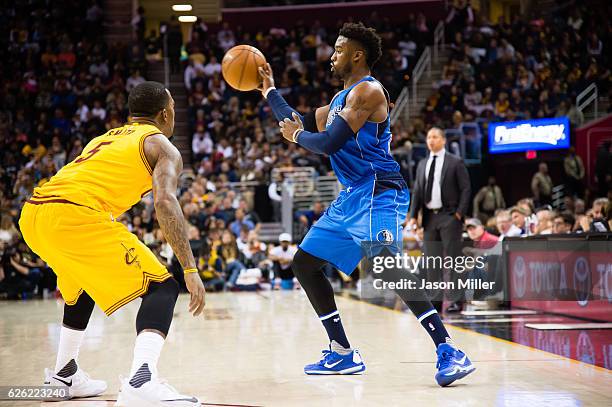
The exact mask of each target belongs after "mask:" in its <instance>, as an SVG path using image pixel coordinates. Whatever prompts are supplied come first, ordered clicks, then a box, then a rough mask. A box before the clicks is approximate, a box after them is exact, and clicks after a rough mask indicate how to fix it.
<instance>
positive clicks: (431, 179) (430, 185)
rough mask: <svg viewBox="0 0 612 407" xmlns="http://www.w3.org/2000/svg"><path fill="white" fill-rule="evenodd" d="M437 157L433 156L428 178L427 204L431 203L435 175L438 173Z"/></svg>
mask: <svg viewBox="0 0 612 407" xmlns="http://www.w3.org/2000/svg"><path fill="white" fill-rule="evenodd" d="M436 157H437V156H435V155H434V156H433V160H432V162H431V166H430V167H429V175H428V176H427V188H426V189H425V203H429V202H431V191H432V190H433V182H434V173H435V172H436Z"/></svg>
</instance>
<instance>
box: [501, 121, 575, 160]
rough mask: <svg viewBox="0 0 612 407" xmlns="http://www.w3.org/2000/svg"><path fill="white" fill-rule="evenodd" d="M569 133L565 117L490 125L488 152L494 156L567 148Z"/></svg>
mask: <svg viewBox="0 0 612 407" xmlns="http://www.w3.org/2000/svg"><path fill="white" fill-rule="evenodd" d="M569 133H570V127H569V120H568V118H567V117H556V118H553V119H537V120H524V121H518V122H502V123H490V124H489V152H490V153H493V154H496V153H512V152H518V151H529V150H553V149H559V148H568V147H569V145H570V138H569Z"/></svg>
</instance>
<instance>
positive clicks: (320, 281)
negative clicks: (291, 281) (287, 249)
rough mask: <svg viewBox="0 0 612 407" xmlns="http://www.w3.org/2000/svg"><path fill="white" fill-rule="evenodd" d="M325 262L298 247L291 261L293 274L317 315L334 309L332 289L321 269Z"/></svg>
mask: <svg viewBox="0 0 612 407" xmlns="http://www.w3.org/2000/svg"><path fill="white" fill-rule="evenodd" d="M326 263H327V262H326V261H325V260H323V259H320V258H318V257H315V256H313V255H311V254H308V253H306V252H305V251H303V250H302V249H298V251H297V253H296V254H295V256H294V257H293V262H292V263H291V268H292V269H293V274H295V276H296V277H297V279H298V281H299V282H300V285H301V286H302V289H303V290H304V291H305V292H306V295H307V296H308V299H309V300H310V303H311V304H312V306H313V308H314V309H315V312H316V313H317V315H326V314H329V313H330V312H333V311H335V310H336V302H335V301H334V290H333V288H332V286H331V284H330V283H329V280H328V279H327V277H325V275H324V274H323V271H322V270H321V267H323V265H324V264H326Z"/></svg>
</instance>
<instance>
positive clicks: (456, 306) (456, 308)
mask: <svg viewBox="0 0 612 407" xmlns="http://www.w3.org/2000/svg"><path fill="white" fill-rule="evenodd" d="M462 309H463V307H462V306H461V303H460V302H453V303H452V304H451V305H449V306H448V308H447V309H446V313H447V314H455V313H457V312H461V310H462Z"/></svg>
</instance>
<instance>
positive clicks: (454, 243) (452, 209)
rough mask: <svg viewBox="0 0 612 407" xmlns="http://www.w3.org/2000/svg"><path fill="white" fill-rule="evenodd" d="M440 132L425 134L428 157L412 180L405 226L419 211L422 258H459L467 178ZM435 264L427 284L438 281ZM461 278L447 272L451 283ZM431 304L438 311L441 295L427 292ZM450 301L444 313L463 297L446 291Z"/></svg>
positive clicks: (457, 306)
mask: <svg viewBox="0 0 612 407" xmlns="http://www.w3.org/2000/svg"><path fill="white" fill-rule="evenodd" d="M445 146H446V136H445V135H444V130H442V129H440V128H438V127H432V128H431V129H430V130H429V132H428V133H427V148H428V149H429V156H428V157H427V158H425V159H423V160H421V162H419V165H418V167H417V171H416V181H415V184H414V188H413V190H412V204H411V207H410V220H409V223H408V225H409V227H410V228H415V227H416V223H417V216H418V215H419V211H422V212H423V216H422V225H423V228H424V231H425V233H424V240H425V247H424V249H425V255H426V256H441V257H442V256H451V257H453V258H456V257H457V256H460V255H461V233H462V231H463V218H464V216H465V215H466V214H467V213H468V210H469V203H470V195H471V188H470V177H469V175H468V172H467V168H466V167H465V164H464V163H463V161H462V160H461V158H460V157H457V156H455V155H453V154H450V153H448V152H447V151H446V149H445ZM437 266H438V264H436V265H433V267H430V268H428V269H427V270H426V271H427V276H426V277H427V278H426V280H428V281H442V280H443V278H444V275H443V272H442V269H441V268H439V267H437ZM459 278H464V277H463V276H460V274H458V273H457V272H455V271H454V270H451V281H454V282H455V285H457V280H458V279H459ZM430 294H431V295H432V299H433V301H432V303H433V304H434V306H435V307H436V309H437V310H438V312H440V311H441V309H442V300H443V292H442V291H440V290H438V291H434V292H431V293H430ZM449 297H450V298H449V300H451V301H452V304H451V306H450V307H449V308H448V309H447V312H458V311H460V310H461V302H462V301H463V294H462V292H461V290H454V291H449Z"/></svg>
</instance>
